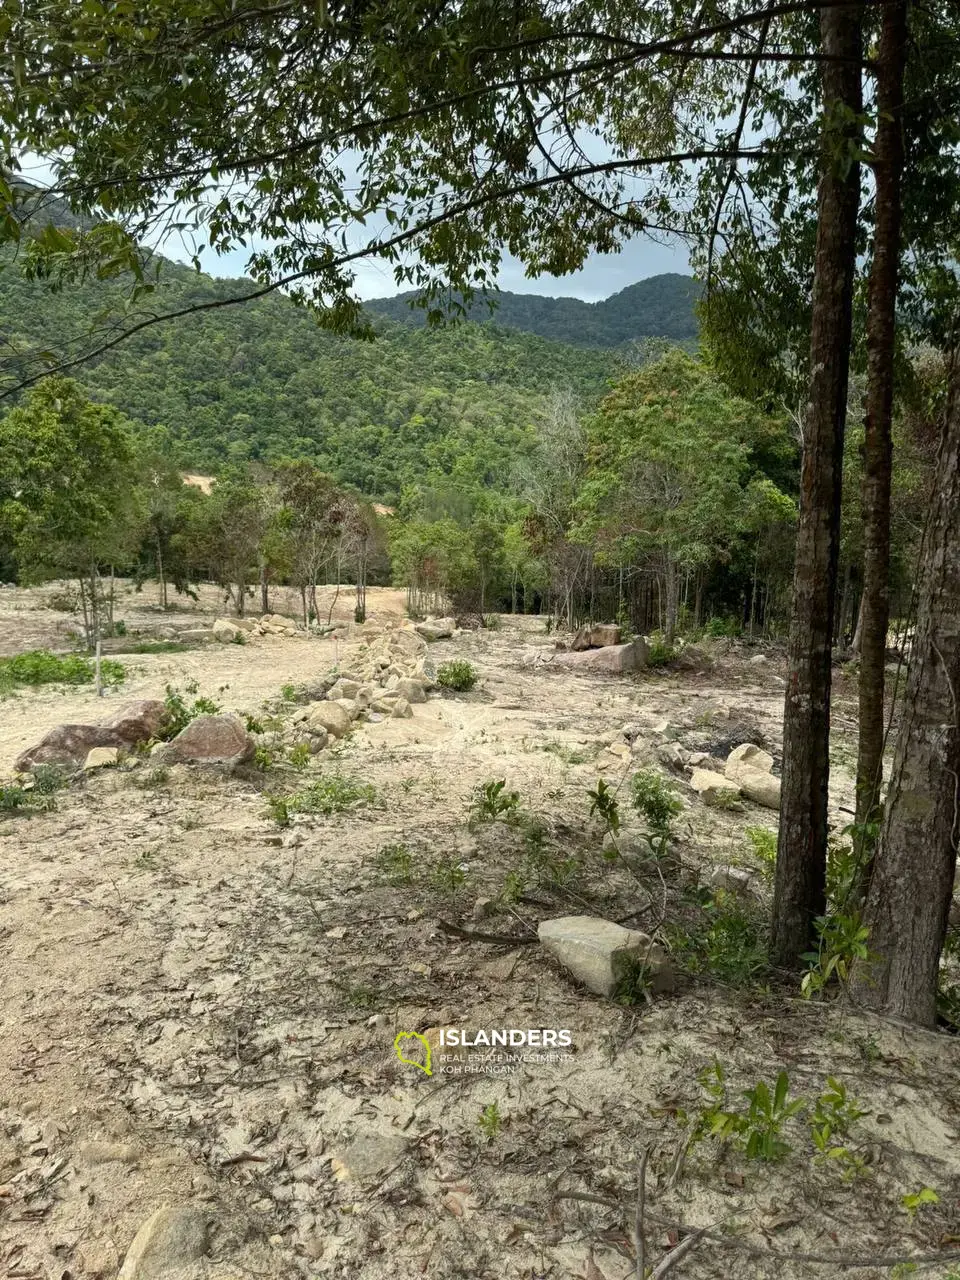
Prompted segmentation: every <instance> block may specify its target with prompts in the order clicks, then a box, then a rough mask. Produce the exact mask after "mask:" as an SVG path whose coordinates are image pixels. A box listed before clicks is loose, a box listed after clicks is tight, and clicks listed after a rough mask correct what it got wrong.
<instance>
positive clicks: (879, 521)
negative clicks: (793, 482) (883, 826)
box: [856, 0, 907, 824]
mask: <svg viewBox="0 0 960 1280" xmlns="http://www.w3.org/2000/svg"><path fill="white" fill-rule="evenodd" d="M906 57H907V0H892V2H891V3H888V4H886V5H884V8H883V26H882V29H881V33H880V56H879V67H878V70H877V138H876V146H875V155H874V176H875V180H876V195H875V198H874V204H875V208H876V218H875V222H874V233H873V263H872V265H871V268H870V289H869V297H868V308H867V396H866V418H865V431H864V441H863V534H864V549H863V603H862V607H861V609H862V612H861V619H862V621H861V628H860V709H859V722H860V740H859V747H858V753H857V809H856V821H857V823H858V824H861V823H866V822H869V821H870V820H871V819H872V818H873V817H874V816H875V814H876V810H877V806H878V804H879V803H880V784H881V781H882V779H883V738H884V728H883V686H884V665H885V663H886V653H887V630H888V628H889V626H890V477H891V471H892V466H893V439H892V435H891V420H892V417H893V362H894V355H895V350H896V306H897V279H898V275H899V266H900V221H901V218H900V212H901V196H900V186H901V175H902V173H903V131H902V118H901V117H902V112H903V73H904V65H905V63H906Z"/></svg>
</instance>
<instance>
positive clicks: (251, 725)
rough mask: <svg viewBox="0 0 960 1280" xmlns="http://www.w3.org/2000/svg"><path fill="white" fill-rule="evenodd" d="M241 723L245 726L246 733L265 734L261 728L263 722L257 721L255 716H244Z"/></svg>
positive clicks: (264, 730)
mask: <svg viewBox="0 0 960 1280" xmlns="http://www.w3.org/2000/svg"><path fill="white" fill-rule="evenodd" d="M243 722H244V724H245V725H246V726H247V733H266V729H264V727H263V721H262V720H258V719H257V717H256V716H250V715H247V716H244V717H243Z"/></svg>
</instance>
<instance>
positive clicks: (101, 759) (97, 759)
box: [83, 747, 120, 771]
mask: <svg viewBox="0 0 960 1280" xmlns="http://www.w3.org/2000/svg"><path fill="white" fill-rule="evenodd" d="M119 758H120V748H119V747H94V748H93V750H92V751H88V752H87V758H86V760H84V762H83V768H84V771H87V770H91V769H105V768H107V766H108V765H112V764H116V763H117V760H118V759H119Z"/></svg>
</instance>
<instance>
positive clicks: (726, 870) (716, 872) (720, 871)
mask: <svg viewBox="0 0 960 1280" xmlns="http://www.w3.org/2000/svg"><path fill="white" fill-rule="evenodd" d="M750 880H751V876H750V872H749V871H747V870H746V868H745V867H714V869H713V871H712V872H711V873H710V879H709V881H708V883H709V884H711V885H712V886H713V888H714V889H726V890H727V892H728V893H749V892H750Z"/></svg>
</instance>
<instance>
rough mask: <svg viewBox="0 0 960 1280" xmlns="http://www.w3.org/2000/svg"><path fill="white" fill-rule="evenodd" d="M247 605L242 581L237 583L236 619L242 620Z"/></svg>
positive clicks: (245, 586)
mask: <svg viewBox="0 0 960 1280" xmlns="http://www.w3.org/2000/svg"><path fill="white" fill-rule="evenodd" d="M246 604H247V584H246V583H245V582H243V581H240V582H238V583H237V617H238V618H242V617H243V615H244V611H245V609H246Z"/></svg>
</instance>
